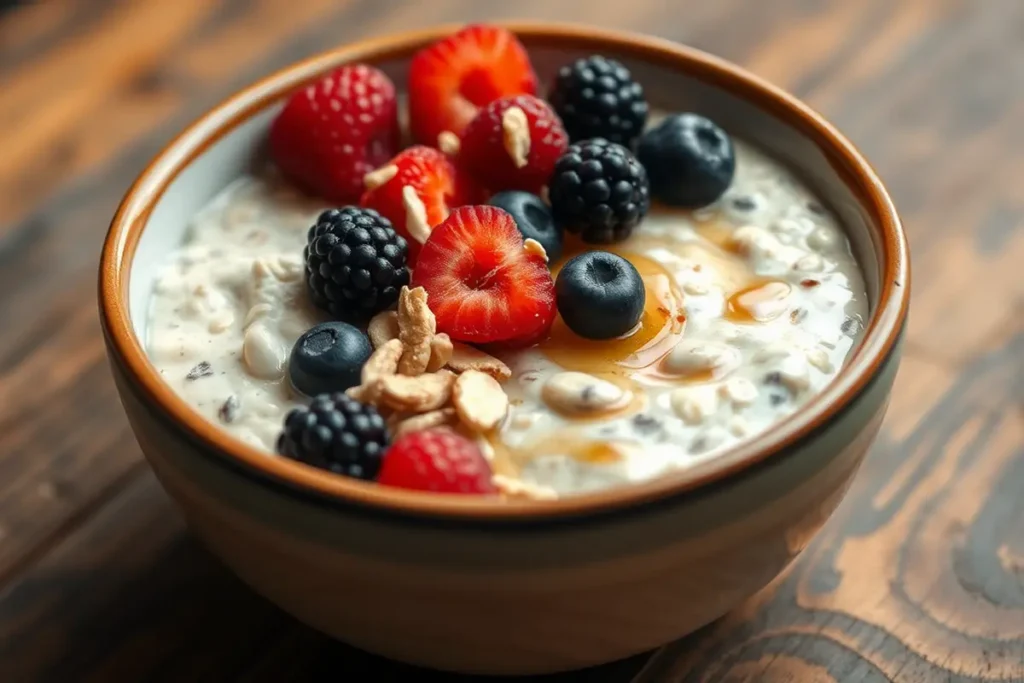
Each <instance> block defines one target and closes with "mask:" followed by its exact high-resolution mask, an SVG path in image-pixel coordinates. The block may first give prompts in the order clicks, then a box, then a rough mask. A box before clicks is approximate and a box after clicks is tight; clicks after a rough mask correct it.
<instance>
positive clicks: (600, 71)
mask: <svg viewBox="0 0 1024 683" xmlns="http://www.w3.org/2000/svg"><path fill="white" fill-rule="evenodd" d="M548 101H549V102H551V106H552V108H554V110H555V112H556V113H557V114H558V116H559V117H560V118H561V119H562V123H563V124H564V125H565V130H566V132H567V133H569V140H570V141H572V142H577V141H579V140H586V139H589V138H604V139H606V140H610V141H611V142H617V143H619V144H620V145H625V146H627V147H632V145H633V142H634V141H636V139H637V138H638V137H640V134H641V133H642V132H643V130H644V124H646V123H647V113H648V106H647V100H646V99H644V89H643V88H642V87H641V86H640V84H639V83H637V82H636V81H634V80H633V76H632V75H631V74H630V73H629V69H627V68H626V67H625V66H623V65H622V64H621V63H619V62H617V61H615V60H614V59H608V58H607V57H602V56H600V55H594V56H591V57H585V58H583V59H577V60H576V61H575V62H573V63H572V64H566V65H565V66H563V67H562V68H561V69H560V70H559V72H558V76H557V77H556V78H555V83H554V85H553V86H552V88H551V92H550V93H549V94H548Z"/></svg>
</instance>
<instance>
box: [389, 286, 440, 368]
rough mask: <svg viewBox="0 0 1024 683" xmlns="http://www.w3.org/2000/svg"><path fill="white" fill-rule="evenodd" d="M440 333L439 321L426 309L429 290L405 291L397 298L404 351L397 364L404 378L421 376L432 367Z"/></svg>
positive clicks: (403, 289)
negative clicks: (432, 359)
mask: <svg viewBox="0 0 1024 683" xmlns="http://www.w3.org/2000/svg"><path fill="white" fill-rule="evenodd" d="M436 333H437V320H436V319H435V318H434V314H433V313H432V312H431V310H430V307H429V306H428V305H427V290H425V289H423V288H422V287H415V288H413V289H409V288H408V287H402V292H401V294H399V295H398V338H399V339H400V340H401V342H402V347H403V348H404V351H403V353H402V359H401V361H399V363H398V372H400V373H401V374H403V375H411V376H415V375H419V374H422V373H423V372H424V371H426V369H427V365H428V364H429V363H430V354H431V344H430V342H431V340H432V339H433V338H434V335H435V334H436Z"/></svg>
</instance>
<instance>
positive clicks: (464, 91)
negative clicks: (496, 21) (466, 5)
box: [409, 24, 537, 145]
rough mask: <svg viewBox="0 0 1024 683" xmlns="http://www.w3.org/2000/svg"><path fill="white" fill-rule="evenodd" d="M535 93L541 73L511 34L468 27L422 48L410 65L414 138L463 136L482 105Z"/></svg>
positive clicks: (434, 140)
mask: <svg viewBox="0 0 1024 683" xmlns="http://www.w3.org/2000/svg"><path fill="white" fill-rule="evenodd" d="M536 92H537V75H536V74H535V73H534V72H533V67H532V66H531V65H530V58H529V56H528V55H527V54H526V49H525V48H524V47H523V46H522V44H521V43H520V42H519V41H518V40H517V39H516V37H515V36H514V35H513V34H512V32H510V31H509V30H508V29H505V28H501V27H498V26H486V25H483V24H477V25H473V26H467V27H466V28H464V29H462V30H461V31H459V32H458V33H455V34H453V35H450V36H448V37H447V38H445V39H443V40H440V41H438V42H436V43H434V44H433V45H431V46H429V47H426V48H424V49H422V50H420V51H419V52H417V53H416V55H415V56H414V57H413V59H412V63H411V64H410V65H409V120H410V122H411V124H412V133H413V136H414V137H415V138H416V139H417V140H419V141H420V142H423V143H424V144H428V145H433V144H437V136H438V134H440V133H441V132H443V131H450V132H452V133H455V134H456V135H461V134H462V131H463V129H465V127H466V125H467V124H468V123H469V122H470V121H472V120H473V117H474V116H476V112H477V109H478V108H479V107H482V106H483V105H485V104H487V103H489V102H492V101H493V100H496V99H498V98H500V97H506V96H508V95H519V94H524V93H525V94H528V95H533V94H536Z"/></svg>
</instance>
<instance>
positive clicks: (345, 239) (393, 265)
mask: <svg viewBox="0 0 1024 683" xmlns="http://www.w3.org/2000/svg"><path fill="white" fill-rule="evenodd" d="M407 253H408V247H407V246H406V242H405V239H404V238H403V237H402V236H400V235H398V234H396V233H395V230H394V228H392V227H391V222H390V221H389V220H388V219H387V218H384V217H383V216H381V215H380V214H379V213H377V212H376V211H374V210H373V209H361V208H359V207H357V206H346V207H345V208H343V209H331V210H329V211H324V212H323V213H322V214H320V217H319V218H318V219H317V221H316V225H314V226H313V227H311V228H310V229H309V234H308V236H307V243H306V248H305V249H304V250H303V252H302V255H303V258H304V260H305V262H306V283H307V284H308V286H309V294H310V298H312V300H313V303H315V304H316V305H317V306H319V307H320V308H322V309H323V310H325V311H327V312H328V313H330V314H331V315H333V316H334V317H335V318H338V319H340V320H346V321H349V322H360V321H365V320H367V319H369V318H370V317H371V316H373V315H374V314H376V313H378V312H380V311H383V310H384V309H386V308H390V307H391V306H393V305H394V304H395V302H396V301H398V292H399V291H401V289H402V287H403V286H404V285H407V284H409V269H408V267H407V266H406V259H407Z"/></svg>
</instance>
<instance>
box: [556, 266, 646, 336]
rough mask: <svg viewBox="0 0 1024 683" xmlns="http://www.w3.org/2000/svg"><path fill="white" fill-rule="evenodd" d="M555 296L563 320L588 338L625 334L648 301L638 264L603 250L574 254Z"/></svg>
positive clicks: (634, 324) (634, 325)
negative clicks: (637, 267)
mask: <svg viewBox="0 0 1024 683" xmlns="http://www.w3.org/2000/svg"><path fill="white" fill-rule="evenodd" d="M555 297H556V300H557V302H558V312H559V313H560V314H561V316H562V321H564V322H565V325H566V326H567V327H568V329H569V330H571V331H572V332H574V333H577V334H578V335H580V336H581V337H584V338H585V339H613V338H615V337H622V336H623V335H625V334H626V333H628V332H629V331H630V330H632V329H634V328H635V327H636V326H637V323H639V322H640V316H641V315H642V314H643V307H644V304H645V303H646V301H647V294H646V291H645V289H644V285H643V280H642V279H641V278H640V273H639V272H638V271H637V269H636V267H635V266H634V265H633V264H632V263H630V262H629V261H627V260H626V259H625V258H623V257H622V256H617V255H615V254H610V253H608V252H604V251H591V252H585V253H583V254H580V255H579V256H573V257H572V258H571V259H570V260H569V261H568V263H566V264H565V265H564V266H562V269H561V270H560V271H559V272H558V280H557V281H556V282H555Z"/></svg>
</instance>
